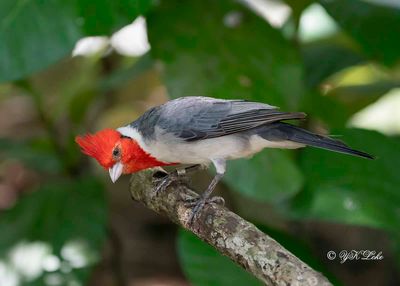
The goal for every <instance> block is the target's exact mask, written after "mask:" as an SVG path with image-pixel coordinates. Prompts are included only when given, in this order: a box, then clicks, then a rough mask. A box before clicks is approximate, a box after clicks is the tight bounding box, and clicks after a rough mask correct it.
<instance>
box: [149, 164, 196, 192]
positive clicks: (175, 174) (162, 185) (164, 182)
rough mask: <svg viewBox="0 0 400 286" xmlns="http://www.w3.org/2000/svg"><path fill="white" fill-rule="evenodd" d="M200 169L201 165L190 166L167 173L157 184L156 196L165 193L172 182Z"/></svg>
mask: <svg viewBox="0 0 400 286" xmlns="http://www.w3.org/2000/svg"><path fill="white" fill-rule="evenodd" d="M200 168H201V165H192V166H189V167H186V168H183V169H176V170H174V171H172V172H169V173H168V174H167V175H166V176H164V177H163V178H161V179H160V180H159V183H158V184H157V187H156V188H155V193H156V195H158V194H159V193H161V192H163V191H165V190H166V189H167V188H168V187H169V186H170V185H171V184H172V183H173V182H176V181H178V180H179V179H180V178H182V177H183V176H186V175H187V174H189V173H193V172H195V171H197V170H199V169H200Z"/></svg>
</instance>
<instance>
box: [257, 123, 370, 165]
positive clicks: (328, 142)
mask: <svg viewBox="0 0 400 286" xmlns="http://www.w3.org/2000/svg"><path fill="white" fill-rule="evenodd" d="M261 136H263V137H264V138H265V139H267V140H272V141H277V140H289V141H293V142H297V143H301V144H305V145H308V146H312V147H317V148H322V149H326V150H331V151H335V152H339V153H344V154H349V155H353V156H358V157H362V158H367V159H375V158H374V156H372V155H370V154H368V153H365V152H362V151H358V150H355V149H352V148H350V147H349V146H347V145H346V144H345V143H343V142H342V141H339V140H335V139H332V138H329V137H327V136H323V135H318V134H314V133H312V132H310V131H307V130H305V129H302V128H300V127H297V126H293V125H290V124H287V123H282V122H279V123H275V124H273V125H272V124H271V126H270V128H268V129H267V130H265V132H263V134H262V135H261Z"/></svg>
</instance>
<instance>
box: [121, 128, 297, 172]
mask: <svg viewBox="0 0 400 286" xmlns="http://www.w3.org/2000/svg"><path fill="white" fill-rule="evenodd" d="M118 131H120V132H121V134H123V135H126V136H129V137H131V138H133V139H135V140H136V141H137V142H138V144H139V145H140V146H141V147H142V149H143V150H144V151H145V152H147V153H149V154H150V155H152V156H153V157H155V158H156V159H157V160H159V161H163V162H168V163H182V164H208V163H210V162H211V160H213V159H225V160H229V159H237V158H243V157H249V156H251V155H253V154H255V153H257V152H259V151H261V150H262V149H264V148H286V149H292V148H299V147H303V146H304V145H303V144H299V143H295V142H291V141H279V142H278V141H268V140H265V139H263V138H262V137H260V136H258V135H251V136H249V135H237V134H233V135H227V136H222V137H218V138H210V139H204V140H198V141H193V142H185V141H184V140H182V139H179V138H177V137H175V136H173V135H172V134H168V133H167V134H166V133H165V132H164V131H163V130H156V131H155V139H152V140H143V138H142V136H140V135H139V133H138V132H137V130H135V129H133V128H130V127H121V128H118Z"/></svg>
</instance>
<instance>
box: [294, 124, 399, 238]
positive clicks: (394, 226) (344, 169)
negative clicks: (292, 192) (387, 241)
mask: <svg viewBox="0 0 400 286" xmlns="http://www.w3.org/2000/svg"><path fill="white" fill-rule="evenodd" d="M335 134H343V135H344V136H343V140H344V141H346V142H347V143H349V145H350V146H353V147H354V148H358V149H362V150H365V151H368V152H369V153H371V154H373V155H375V156H377V159H376V160H374V161H368V160H365V159H362V158H355V157H351V156H348V155H342V154H337V153H333V152H328V151H325V150H318V149H312V148H307V149H306V150H304V152H302V154H301V167H302V169H303V170H304V174H305V178H306V180H307V182H306V185H307V187H306V189H305V191H304V192H303V193H301V195H299V196H298V197H297V199H296V201H295V204H294V206H295V210H296V213H297V215H298V216H299V217H303V218H304V217H309V218H314V219H325V220H330V221H337V222H342V223H351V224H360V225H369V226H374V227H381V228H385V229H390V230H394V231H398V227H399V221H400V212H399V205H400V192H399V186H400V176H399V175H398V169H399V162H400V148H399V146H400V140H399V138H389V137H385V136H383V135H381V134H379V133H377V132H372V131H366V130H356V129H348V130H340V131H335Z"/></svg>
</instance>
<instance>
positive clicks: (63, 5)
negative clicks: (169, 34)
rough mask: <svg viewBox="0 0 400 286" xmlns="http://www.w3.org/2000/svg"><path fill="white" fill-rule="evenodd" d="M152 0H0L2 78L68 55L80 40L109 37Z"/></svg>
mask: <svg viewBox="0 0 400 286" xmlns="http://www.w3.org/2000/svg"><path fill="white" fill-rule="evenodd" d="M152 3H153V1H148V0H119V1H108V0H100V1H89V0H85V1H78V0H75V1H66V0H51V1H41V0H18V1H15V0H2V1H0V19H1V20H0V82H1V81H10V80H15V79H18V78H21V77H24V76H26V75H29V74H31V73H33V72H35V71H38V70H40V69H43V68H45V67H47V66H49V65H50V64H52V63H55V62H56V61H58V60H60V59H61V58H63V57H65V56H67V55H68V53H70V52H71V51H72V49H73V47H74V45H75V43H76V42H77V40H78V39H80V38H82V37H83V36H89V35H109V34H110V33H111V32H113V31H115V30H116V29H118V28H121V27H122V26H124V25H127V24H129V23H130V22H132V21H133V20H134V19H135V17H136V16H138V15H140V14H142V13H144V12H145V11H146V10H147V9H148V8H149V7H150V6H151V5H152Z"/></svg>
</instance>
